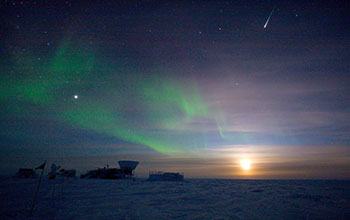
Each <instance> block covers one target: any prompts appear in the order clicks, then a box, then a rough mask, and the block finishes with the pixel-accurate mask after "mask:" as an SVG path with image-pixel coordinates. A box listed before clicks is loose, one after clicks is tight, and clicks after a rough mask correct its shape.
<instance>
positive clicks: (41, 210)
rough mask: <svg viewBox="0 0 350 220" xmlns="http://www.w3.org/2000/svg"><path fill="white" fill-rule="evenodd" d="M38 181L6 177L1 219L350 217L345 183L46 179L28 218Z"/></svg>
mask: <svg viewBox="0 0 350 220" xmlns="http://www.w3.org/2000/svg"><path fill="white" fill-rule="evenodd" d="M37 182H38V179H14V178H9V177H1V178H0V219H45V220H46V219H59V220H64V219H69V220H72V219H94V220H95V219H98V220H103V219H350V181H345V180H344V181H341V180H337V181H335V180H334V181H331V180H185V181H184V182H147V181H144V180H136V181H130V180H97V179H78V178H74V179H58V180H56V182H55V181H52V180H51V181H50V180H47V179H46V178H45V179H44V180H43V182H42V186H41V188H40V191H39V196H38V200H37V205H36V207H35V210H34V212H33V216H32V217H28V215H29V211H30V207H31V203H32V200H33V195H34V192H35V188H36V185H37ZM53 189H55V190H54V191H53ZM53 192H54V193H53Z"/></svg>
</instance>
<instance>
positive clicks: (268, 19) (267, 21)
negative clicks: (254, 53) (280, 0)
mask: <svg viewBox="0 0 350 220" xmlns="http://www.w3.org/2000/svg"><path fill="white" fill-rule="evenodd" d="M275 7H276V5H275V6H273V9H272V11H271V12H270V15H269V17H268V18H267V20H266V22H265V25H264V28H266V27H267V24H268V23H269V21H270V18H271V15H272V13H273V11H274V10H275Z"/></svg>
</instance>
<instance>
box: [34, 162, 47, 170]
mask: <svg viewBox="0 0 350 220" xmlns="http://www.w3.org/2000/svg"><path fill="white" fill-rule="evenodd" d="M45 165H46V161H45V162H44V163H43V164H41V165H40V166H38V167H37V168H35V169H36V170H39V169H41V170H43V169H45Z"/></svg>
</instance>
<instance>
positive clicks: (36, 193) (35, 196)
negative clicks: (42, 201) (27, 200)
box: [29, 160, 46, 217]
mask: <svg viewBox="0 0 350 220" xmlns="http://www.w3.org/2000/svg"><path fill="white" fill-rule="evenodd" d="M44 164H45V165H46V160H45V162H44ZM45 165H44V168H43V169H42V171H41V174H40V179H39V183H38V186H37V187H36V191H35V195H34V199H33V203H32V209H31V210H30V214H29V217H30V216H32V214H33V210H34V206H35V202H36V198H37V196H38V192H39V187H40V184H41V179H42V177H43V174H44V170H45Z"/></svg>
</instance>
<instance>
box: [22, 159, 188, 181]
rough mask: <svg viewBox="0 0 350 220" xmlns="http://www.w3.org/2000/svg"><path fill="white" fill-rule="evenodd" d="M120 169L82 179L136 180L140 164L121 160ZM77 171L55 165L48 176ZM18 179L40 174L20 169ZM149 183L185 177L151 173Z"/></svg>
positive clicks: (90, 173)
mask: <svg viewBox="0 0 350 220" xmlns="http://www.w3.org/2000/svg"><path fill="white" fill-rule="evenodd" d="M118 164H119V168H109V166H108V165H107V167H104V168H98V169H97V170H89V171H87V172H86V173H85V174H82V175H81V176H80V178H93V179H134V170H135V169H136V167H137V165H138V164H139V162H138V161H128V160H121V161H118ZM75 175H76V170H75V169H70V170H65V169H61V167H60V166H56V165H55V164H52V165H51V172H49V174H48V178H49V179H55V178H56V176H61V177H75ZM15 177H18V178H37V177H38V174H37V173H36V172H35V170H34V169H28V168H20V169H19V170H18V172H17V173H16V176H15ZM148 180H149V181H183V180H184V175H183V174H182V173H170V172H154V171H151V172H150V173H149V178H148Z"/></svg>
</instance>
